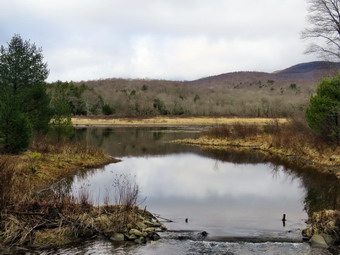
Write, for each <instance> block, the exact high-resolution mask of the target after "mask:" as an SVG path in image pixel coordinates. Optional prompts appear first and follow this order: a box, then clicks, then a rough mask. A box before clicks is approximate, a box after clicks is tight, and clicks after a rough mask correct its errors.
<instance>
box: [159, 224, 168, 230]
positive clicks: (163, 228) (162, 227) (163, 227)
mask: <svg viewBox="0 0 340 255" xmlns="http://www.w3.org/2000/svg"><path fill="white" fill-rule="evenodd" d="M160 229H161V230H162V231H165V230H168V229H167V227H166V226H164V225H163V224H161V226H160Z"/></svg>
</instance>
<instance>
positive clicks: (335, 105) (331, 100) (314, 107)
mask: <svg viewBox="0 0 340 255" xmlns="http://www.w3.org/2000/svg"><path fill="white" fill-rule="evenodd" d="M306 118H307V122H308V125H309V126H310V128H311V129H312V130H314V131H315V132H316V133H317V134H319V135H321V136H324V137H328V138H331V139H333V140H336V141H337V142H338V143H339V142H340V77H339V76H338V77H335V78H333V79H331V80H323V81H322V82H321V83H320V84H319V86H318V88H317V91H316V94H315V95H314V96H312V97H311V99H310V102H309V105H308V108H307V110H306Z"/></svg>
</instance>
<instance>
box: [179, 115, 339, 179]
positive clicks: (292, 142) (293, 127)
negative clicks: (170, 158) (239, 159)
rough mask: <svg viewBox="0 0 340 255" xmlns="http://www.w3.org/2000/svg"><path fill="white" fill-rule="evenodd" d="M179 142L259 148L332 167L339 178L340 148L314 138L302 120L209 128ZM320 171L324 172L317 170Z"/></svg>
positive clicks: (316, 137)
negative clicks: (195, 136)
mask: <svg viewBox="0 0 340 255" xmlns="http://www.w3.org/2000/svg"><path fill="white" fill-rule="evenodd" d="M178 142H181V143H188V144H195V145H208V146H219V147H226V146H228V147H230V146H232V147H234V148H235V147H236V148H243V149H244V148H246V149H247V148H250V149H258V150H262V151H265V152H270V153H274V154H277V155H281V156H284V157H290V158H297V159H298V158H299V159H303V160H306V162H310V163H311V164H315V163H316V164H318V165H324V166H332V167H334V173H335V174H336V175H337V176H338V177H340V172H339V170H337V169H339V167H340V147H339V146H337V145H336V144H334V143H330V142H328V141H325V140H323V139H321V138H320V137H318V136H316V135H314V134H313V133H312V132H311V131H310V130H309V128H308V127H307V126H306V125H305V124H304V123H303V122H301V121H296V120H290V121H289V122H284V123H279V122H276V121H274V122H272V123H267V124H265V125H244V124H243V123H242V124H240V123H236V124H234V125H223V126H220V127H216V128H211V129H208V130H207V131H205V132H204V133H203V136H202V137H201V138H199V139H197V140H190V139H188V140H182V141H178ZM320 170H324V169H323V168H320Z"/></svg>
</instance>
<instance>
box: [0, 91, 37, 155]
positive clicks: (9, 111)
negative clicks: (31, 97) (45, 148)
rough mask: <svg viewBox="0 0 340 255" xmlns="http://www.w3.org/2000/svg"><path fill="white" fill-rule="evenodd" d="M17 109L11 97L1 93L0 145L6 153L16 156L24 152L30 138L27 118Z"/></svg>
mask: <svg viewBox="0 0 340 255" xmlns="http://www.w3.org/2000/svg"><path fill="white" fill-rule="evenodd" d="M1 92H3V90H2V91H1ZM18 108H19V107H18V104H17V103H16V99H15V98H14V97H13V96H11V95H8V94H5V93H1V98H0V143H1V144H2V151H4V152H6V153H14V154H16V153H19V152H22V151H24V150H26V149H27V148H28V146H29V142H30V139H31V136H32V129H31V125H30V123H29V121H28V118H27V117H26V116H25V114H23V113H22V112H21V111H19V110H18Z"/></svg>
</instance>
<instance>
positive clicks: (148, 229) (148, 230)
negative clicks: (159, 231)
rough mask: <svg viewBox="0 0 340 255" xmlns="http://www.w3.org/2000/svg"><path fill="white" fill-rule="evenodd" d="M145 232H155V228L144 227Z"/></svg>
mask: <svg viewBox="0 0 340 255" xmlns="http://www.w3.org/2000/svg"><path fill="white" fill-rule="evenodd" d="M144 231H145V232H147V233H149V232H156V229H155V228H146V229H144Z"/></svg>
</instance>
